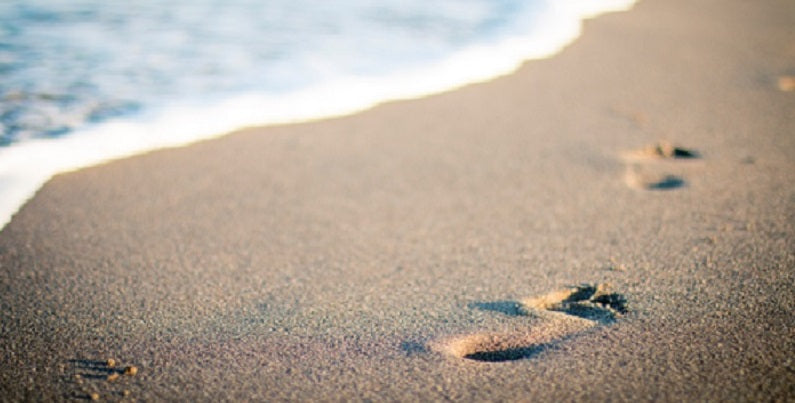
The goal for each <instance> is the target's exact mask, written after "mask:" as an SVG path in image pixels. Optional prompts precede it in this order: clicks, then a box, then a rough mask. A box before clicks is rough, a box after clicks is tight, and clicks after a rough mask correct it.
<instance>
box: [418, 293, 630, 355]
mask: <svg viewBox="0 0 795 403" xmlns="http://www.w3.org/2000/svg"><path fill="white" fill-rule="evenodd" d="M474 307H475V308H478V309H482V310H489V311H497V312H501V313H503V314H508V315H510V316H515V317H516V318H514V319H512V320H527V319H528V317H533V318H535V319H538V320H536V321H533V325H532V326H531V327H528V328H525V329H522V330H519V331H512V332H503V333H493V332H483V333H474V334H467V335H463V336H458V337H453V338H448V339H443V340H438V341H434V342H431V343H430V345H429V347H430V348H431V350H434V351H437V352H442V353H445V354H448V355H451V356H454V357H457V358H464V359H468V360H474V361H481V362H504V361H514V360H519V359H525V358H531V357H533V356H534V355H535V354H537V353H539V352H541V351H543V350H544V349H545V348H548V347H550V346H552V345H554V344H555V343H557V342H560V341H562V340H564V339H566V338H568V337H571V336H573V335H575V334H578V333H580V332H582V331H584V330H587V329H590V328H593V327H596V326H599V325H603V324H609V323H612V322H613V321H615V320H616V319H617V318H618V317H620V316H621V315H623V314H624V313H626V312H627V300H626V298H625V297H624V296H623V295H621V294H617V293H611V292H608V286H607V285H606V284H599V285H582V286H578V287H571V288H567V289H563V290H560V291H555V292H552V293H549V294H546V295H543V296H540V297H535V298H526V299H523V300H520V301H498V302H492V303H478V304H475V305H474Z"/></svg>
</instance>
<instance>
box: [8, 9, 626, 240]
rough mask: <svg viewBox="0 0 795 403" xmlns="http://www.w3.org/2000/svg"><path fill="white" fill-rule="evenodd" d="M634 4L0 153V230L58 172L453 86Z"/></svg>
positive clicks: (561, 14) (501, 70) (547, 18)
mask: <svg viewBox="0 0 795 403" xmlns="http://www.w3.org/2000/svg"><path fill="white" fill-rule="evenodd" d="M634 3H635V0H600V1H595V0H558V1H552V2H550V3H549V6H548V9H547V10H546V11H545V12H544V14H543V16H542V17H543V19H540V20H539V21H538V22H539V24H537V25H536V26H534V29H533V32H531V33H527V34H526V35H523V36H515V37H511V38H507V39H504V40H502V41H500V42H498V43H492V44H488V45H480V46H473V47H469V48H467V49H464V50H461V51H459V52H457V53H454V54H452V55H450V56H449V57H448V58H446V59H444V60H442V61H440V62H437V63H435V64H433V65H431V66H424V67H422V68H419V69H416V70H414V71H403V72H400V73H398V74H392V75H389V76H382V77H370V78H364V77H355V76H349V77H340V78H336V79H334V80H333V81H330V82H327V83H325V84H322V85H318V86H315V87H313V88H310V89H306V90H303V91H300V92H294V93H289V94H285V95H280V96H278V97H275V96H267V95H263V94H242V95H239V96H236V97H233V98H229V99H226V100H222V101H217V102H214V103H206V104H190V105H187V104H183V105H171V106H169V107H167V108H163V109H162V110H161V111H160V112H159V113H156V114H148V116H145V117H138V118H136V119H134V120H133V119H126V120H125V119H119V120H114V121H109V122H106V123H103V124H98V125H95V126H93V127H89V128H86V129H82V130H80V131H78V132H75V133H72V134H69V135H67V136H64V137H60V138H55V139H39V140H29V141H24V142H20V143H18V144H14V145H11V146H9V147H5V148H0V189H2V194H0V226H2V227H4V226H5V225H6V224H7V223H8V222H9V221H10V220H11V217H12V215H13V214H14V213H16V212H17V211H18V209H19V208H20V207H21V206H22V205H23V204H24V203H25V202H26V201H27V200H29V199H30V198H31V197H32V196H33V195H34V194H35V192H36V191H37V190H38V189H39V188H40V187H41V186H43V185H44V183H46V182H47V181H48V180H49V179H50V178H51V177H52V176H53V175H55V174H58V173H62V172H68V171H73V170H76V169H81V168H85V167H88V166H92V165H96V164H98V163H102V162H105V161H109V160H113V159H118V158H123V157H127V156H132V155H135V154H139V153H143V152H147V151H151V150H156V149H162V148H167V147H178V146H183V145H187V144H190V143H193V142H196V141H199V140H204V139H209V138H213V137H217V136H220V135H223V134H224V133H228V132H230V131H232V130H235V129H238V128H241V127H246V126H255V125H268V124H279V123H289V122H301V121H306V120H311V119H321V118H326V117H332V116H340V115H345V114H351V113H355V112H358V111H362V110H364V109H367V108H370V107H372V106H374V105H376V104H378V103H381V102H384V101H387V100H398V99H410V98H416V97H421V96H425V95H429V94H432V93H438V92H442V91H447V90H451V89H455V88H457V87H460V86H463V85H466V84H469V83H474V82H481V81H485V80H489V79H493V78H495V77H498V76H501V75H505V74H509V73H511V72H513V71H515V70H516V69H517V68H518V67H519V66H520V65H521V63H522V62H523V61H525V60H528V59H537V58H543V57H548V56H551V55H553V54H555V53H556V52H558V51H559V50H561V49H562V48H563V47H564V46H566V45H567V44H568V43H570V42H571V41H573V40H574V39H575V38H577V36H579V34H580V30H581V26H582V20H583V19H585V18H590V17H594V16H596V15H598V14H601V13H605V12H611V11H621V10H627V9H629V8H630V7H631V6H632V5H633V4H634Z"/></svg>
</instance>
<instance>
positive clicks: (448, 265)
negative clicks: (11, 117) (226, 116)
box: [0, 0, 795, 401]
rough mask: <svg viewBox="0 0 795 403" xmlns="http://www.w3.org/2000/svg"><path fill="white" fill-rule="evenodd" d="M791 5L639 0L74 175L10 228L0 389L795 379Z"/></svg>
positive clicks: (597, 390) (120, 394)
mask: <svg viewBox="0 0 795 403" xmlns="http://www.w3.org/2000/svg"><path fill="white" fill-rule="evenodd" d="M794 27H795V2H792V1H789V0H765V1H745V0H701V1H690V0H644V1H641V2H640V3H639V4H638V5H637V6H636V7H635V8H634V9H633V10H631V11H629V12H626V13H617V14H610V15H606V16H602V17H599V18H597V19H594V20H592V21H589V22H588V23H587V24H586V26H585V31H584V34H583V36H582V37H581V38H580V39H579V40H578V41H576V42H575V43H574V44H573V45H571V46H570V47H569V48H567V49H565V50H564V51H563V52H562V53H561V54H559V55H557V56H555V57H553V58H551V59H547V60H542V61H533V62H529V63H527V64H526V65H525V66H524V67H522V68H521V69H520V71H518V72H517V73H515V74H513V75H510V76H507V77H503V78H499V79H497V80H494V81H491V82H488V83H483V84H477V85H470V86H467V87H464V88H462V89H459V90H456V91H453V92H450V93H445V94H441V95H436V96H431V97H428V98H424V99H419V100H411V101H402V102H393V103H388V104H385V105H382V106H379V107H376V108H374V109H372V110H369V111H367V112H365V113H361V114H358V115H354V116H350V117H343V118H337V119H330V120H324V121H320V122H311V123H304V124H297V125H287V126H278V127H270V128H253V129H250V130H244V131H241V132H238V133H234V134H231V135H229V136H226V137H223V138H220V139H217V140H212V141H206V142H202V143H198V144H195V145H192V146H189V147H185V148H179V149H171V150H163V151H158V152H152V153H149V154H146V155H143V156H139V157H135V158H130V159H125V160H120V161H116V162H112V163H108V164H105V165H103V166H98V167H94V168H89V169H84V170H82V171H79V172H75V173H69V174H63V175H59V176H57V177H55V178H54V179H52V180H51V181H50V182H49V183H48V184H47V185H46V186H44V187H43V188H42V189H41V190H40V191H39V192H38V194H37V195H36V196H35V198H33V199H32V200H31V201H30V202H29V203H27V204H26V205H25V206H24V207H23V208H22V209H21V211H20V212H19V213H18V214H17V215H16V216H15V217H14V218H13V219H12V221H11V222H10V224H9V225H8V226H7V227H6V228H5V229H3V231H2V233H0V321H1V322H2V331H1V333H0V400H4V401H5V400H8V401H17V400H24V399H33V400H53V399H55V400H63V399H71V398H92V397H96V398H99V399H103V400H107V399H111V400H118V399H122V398H123V399H127V400H147V401H162V400H185V401H188V400H193V401H210V400H213V401H215V400H244V401H248V400H269V401H280V400H317V399H320V400H328V401H340V400H354V401H360V400H376V401H439V400H460V401H482V400H508V401H605V400H613V401H649V400H656V401H660V400H662V401H681V400H686V401H727V400H728V401H738V400H739V401H760V400H762V401H768V400H779V401H786V400H789V401H792V400H793V399H795V358H793V357H795V315H794V314H793V302H795V287H794V286H795V92H793V91H791V90H790V86H789V81H788V80H791V77H793V76H794V75H795V28H794ZM788 77H789V78H788ZM108 359H113V362H109V361H108ZM111 364H112V365H111ZM132 367H135V371H132V370H131V369H130V368H132ZM130 372H135V373H134V374H132V373H130Z"/></svg>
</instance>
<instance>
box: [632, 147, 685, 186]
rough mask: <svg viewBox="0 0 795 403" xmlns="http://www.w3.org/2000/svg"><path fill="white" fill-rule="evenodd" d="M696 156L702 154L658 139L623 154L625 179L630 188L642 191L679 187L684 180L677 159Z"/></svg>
mask: <svg viewBox="0 0 795 403" xmlns="http://www.w3.org/2000/svg"><path fill="white" fill-rule="evenodd" d="M699 158H701V154H699V153H698V151H695V150H690V149H687V148H683V147H677V146H674V145H673V144H670V143H668V142H664V141H661V142H659V143H657V144H653V145H650V146H647V147H644V148H642V149H640V150H635V151H629V152H626V153H624V154H622V159H623V160H624V162H625V163H626V171H625V175H624V181H625V183H626V184H627V186H629V187H632V188H636V189H644V190H671V189H677V188H681V187H684V186H685V185H686V184H687V183H686V181H685V179H684V176H683V175H682V173H681V171H682V169H681V168H682V167H681V166H679V161H681V160H692V159H699Z"/></svg>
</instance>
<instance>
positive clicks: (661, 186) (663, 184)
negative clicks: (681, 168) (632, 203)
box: [645, 175, 685, 190]
mask: <svg viewBox="0 0 795 403" xmlns="http://www.w3.org/2000/svg"><path fill="white" fill-rule="evenodd" d="M684 185H685V180H684V179H682V178H680V177H678V176H676V175H667V176H665V177H664V178H662V180H660V181H658V182H652V183H648V184H646V186H645V187H646V189H649V190H671V189H677V188H680V187H682V186H684Z"/></svg>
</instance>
